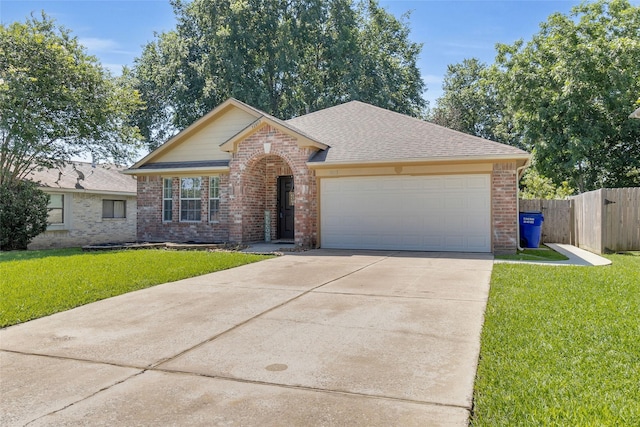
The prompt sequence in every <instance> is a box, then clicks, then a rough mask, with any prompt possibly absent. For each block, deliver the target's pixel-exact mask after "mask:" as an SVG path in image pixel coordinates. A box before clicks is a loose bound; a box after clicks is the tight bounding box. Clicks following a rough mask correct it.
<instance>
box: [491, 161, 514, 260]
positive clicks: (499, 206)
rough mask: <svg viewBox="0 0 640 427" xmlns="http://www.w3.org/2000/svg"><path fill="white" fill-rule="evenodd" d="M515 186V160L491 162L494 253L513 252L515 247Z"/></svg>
mask: <svg viewBox="0 0 640 427" xmlns="http://www.w3.org/2000/svg"><path fill="white" fill-rule="evenodd" d="M517 186H518V182H517V178H516V164H515V162H506V163H494V164H493V173H492V175H491V216H492V225H493V252H494V253H496V254H504V253H515V252H516V249H517V243H518V242H517V241H516V239H517V228H516V227H518V218H517V212H516V211H517V199H516V197H517Z"/></svg>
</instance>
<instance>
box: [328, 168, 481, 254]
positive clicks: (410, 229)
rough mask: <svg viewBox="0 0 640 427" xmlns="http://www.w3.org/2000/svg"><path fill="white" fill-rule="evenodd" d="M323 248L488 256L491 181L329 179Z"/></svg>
mask: <svg viewBox="0 0 640 427" xmlns="http://www.w3.org/2000/svg"><path fill="white" fill-rule="evenodd" d="M321 203H322V206H321V246H322V247H325V248H345V249H406V250H437V251H447V250H448V251H473V252H489V251H490V246H491V239H490V236H491V233H490V180H489V175H447V176H393V177H353V178H327V179H323V180H322V181H321Z"/></svg>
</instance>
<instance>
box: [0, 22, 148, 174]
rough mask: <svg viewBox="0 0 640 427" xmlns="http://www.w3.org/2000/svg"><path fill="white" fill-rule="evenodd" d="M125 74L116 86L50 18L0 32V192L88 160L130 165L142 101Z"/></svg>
mask: <svg viewBox="0 0 640 427" xmlns="http://www.w3.org/2000/svg"><path fill="white" fill-rule="evenodd" d="M127 74H128V73H127V71H126V70H125V73H124V76H123V77H121V78H118V79H115V78H112V77H111V76H110V75H109V73H108V72H107V71H106V70H105V69H103V68H102V67H101V66H100V65H99V64H98V63H97V60H96V59H95V58H94V57H92V56H89V55H87V54H86V53H85V50H84V48H83V47H82V46H80V45H79V44H78V40H77V39H76V38H75V37H72V36H71V34H70V32H69V31H67V30H65V29H64V28H62V27H56V25H55V23H54V21H52V20H50V19H49V18H48V17H46V15H44V14H43V15H42V18H41V19H36V18H31V19H29V20H27V21H26V22H25V23H19V22H16V23H13V24H10V25H8V26H5V25H0V184H3V185H4V184H7V183H9V182H15V181H18V180H20V179H23V178H27V177H28V175H29V173H30V172H31V171H33V170H34V169H36V168H51V167H56V166H61V165H62V164H64V163H65V162H67V161H69V160H70V159H71V157H74V156H80V155H83V154H84V155H91V156H92V157H93V158H94V159H95V160H96V161H113V162H116V163H123V162H126V161H129V160H131V159H132V158H133V156H134V155H136V153H137V149H138V147H139V144H140V135H139V132H138V130H137V128H136V127H133V126H130V125H128V124H127V121H128V120H129V117H130V115H131V114H133V112H134V111H135V110H136V109H138V108H140V106H141V101H140V98H139V95H138V94H137V93H136V92H135V90H134V89H133V88H132V87H131V81H130V79H128V78H127Z"/></svg>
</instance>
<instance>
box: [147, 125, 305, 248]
mask: <svg viewBox="0 0 640 427" xmlns="http://www.w3.org/2000/svg"><path fill="white" fill-rule="evenodd" d="M266 141H269V142H270V143H271V149H270V151H269V153H265V149H264V143H265V142H266ZM311 153H312V151H311V149H306V148H304V149H301V148H299V147H298V144H297V142H296V139H295V138H293V137H290V136H288V135H286V134H283V133H281V132H279V131H277V130H276V129H273V128H271V127H269V126H265V127H264V128H263V129H261V130H259V131H258V132H256V133H255V134H253V135H251V136H250V137H248V138H246V139H245V140H243V141H241V142H240V143H239V144H238V149H237V152H236V153H234V154H233V157H232V159H231V162H230V164H229V168H230V171H229V173H228V174H221V175H219V177H220V221H219V222H216V223H210V222H209V220H208V210H209V199H208V197H209V177H208V176H202V179H203V189H202V190H203V191H202V198H201V206H202V210H201V217H202V218H201V221H199V222H181V221H180V177H178V176H176V177H173V220H172V221H171V222H163V221H162V179H163V177H160V176H149V177H138V233H137V237H138V240H139V241H174V242H186V241H194V242H235V243H248V242H256V241H263V240H265V219H264V218H265V211H269V212H270V217H271V221H270V226H271V227H270V229H271V231H270V236H271V239H276V238H277V181H278V177H279V176H293V177H294V192H295V221H294V229H295V236H294V239H295V243H296V244H297V245H298V246H303V247H311V246H315V244H316V242H317V241H318V238H317V211H318V206H317V200H316V194H317V191H316V181H315V174H314V173H313V172H312V171H310V170H309V169H308V168H307V165H306V162H307V159H308V158H309V156H310V155H311Z"/></svg>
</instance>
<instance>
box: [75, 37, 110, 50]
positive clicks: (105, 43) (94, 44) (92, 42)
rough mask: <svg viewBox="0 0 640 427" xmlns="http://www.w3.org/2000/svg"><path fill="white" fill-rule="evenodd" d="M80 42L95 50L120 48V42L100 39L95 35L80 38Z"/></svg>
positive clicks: (88, 48)
mask: <svg viewBox="0 0 640 427" xmlns="http://www.w3.org/2000/svg"><path fill="white" fill-rule="evenodd" d="M78 42H79V43H80V44H81V45H82V46H84V47H86V48H87V50H89V51H93V52H112V51H114V50H116V49H117V48H118V43H116V42H115V41H113V40H111V39H99V38H95V37H87V38H81V39H78Z"/></svg>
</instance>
